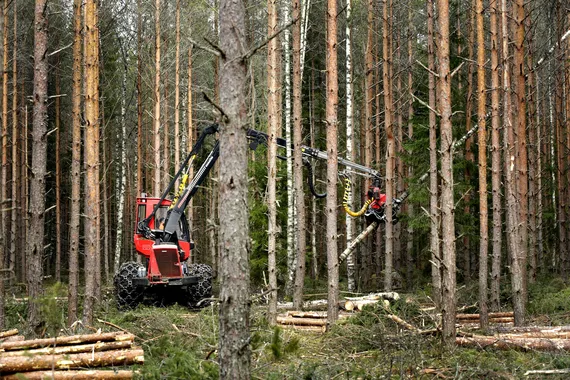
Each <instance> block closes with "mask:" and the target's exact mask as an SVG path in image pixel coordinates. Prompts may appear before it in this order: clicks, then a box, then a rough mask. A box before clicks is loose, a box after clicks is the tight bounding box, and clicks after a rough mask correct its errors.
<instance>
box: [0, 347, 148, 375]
mask: <svg viewBox="0 0 570 380" xmlns="http://www.w3.org/2000/svg"><path fill="white" fill-rule="evenodd" d="M142 363H144V352H143V350H142V349H132V350H123V351H103V352H90V353H81V354H63V355H36V356H25V355H20V356H8V357H5V356H4V355H2V356H0V373H10V372H29V371H36V370H47V369H73V368H83V367H88V368H89V367H106V366H120V365H131V364H142Z"/></svg>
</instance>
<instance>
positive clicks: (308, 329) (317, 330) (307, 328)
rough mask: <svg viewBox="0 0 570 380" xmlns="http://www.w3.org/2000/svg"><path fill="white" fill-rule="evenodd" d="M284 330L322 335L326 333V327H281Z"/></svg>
mask: <svg viewBox="0 0 570 380" xmlns="http://www.w3.org/2000/svg"><path fill="white" fill-rule="evenodd" d="M283 327H284V328H286V329H293V330H300V331H311V332H318V333H324V332H326V331H327V326H297V325H283Z"/></svg>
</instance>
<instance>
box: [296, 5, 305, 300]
mask: <svg viewBox="0 0 570 380" xmlns="http://www.w3.org/2000/svg"><path fill="white" fill-rule="evenodd" d="M300 8H301V2H300V1H299V0H294V2H293V19H296V20H298V21H297V22H296V23H295V25H294V26H293V145H294V149H293V177H294V181H293V184H294V186H295V190H294V194H295V202H294V203H295V214H296V225H295V227H296V228H295V256H296V263H297V264H296V271H295V288H294V293H293V303H294V304H295V305H297V306H299V307H300V306H301V305H302V303H303V288H304V285H305V272H306V255H305V251H306V249H307V242H306V216H305V215H306V214H305V192H304V191H303V158H302V148H301V145H302V142H303V130H302V120H301V118H302V114H303V104H302V99H301V97H302V93H301V90H302V89H301V83H302V79H303V78H302V73H301V22H300V17H301V9H300Z"/></svg>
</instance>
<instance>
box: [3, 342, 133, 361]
mask: <svg viewBox="0 0 570 380" xmlns="http://www.w3.org/2000/svg"><path fill="white" fill-rule="evenodd" d="M133 338H134V337H133ZM132 345H133V341H132V340H130V341H128V340H125V341H118V342H97V343H91V344H78V345H73V346H56V347H44V348H37V349H34V350H17V351H5V352H3V353H2V357H4V358H6V357H11V356H36V355H61V354H77V353H82V352H100V351H111V350H122V349H124V348H130V347H131V346H132Z"/></svg>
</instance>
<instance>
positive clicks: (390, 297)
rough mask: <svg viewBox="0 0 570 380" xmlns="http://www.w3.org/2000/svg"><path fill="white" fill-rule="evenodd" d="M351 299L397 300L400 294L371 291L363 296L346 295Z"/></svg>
mask: <svg viewBox="0 0 570 380" xmlns="http://www.w3.org/2000/svg"><path fill="white" fill-rule="evenodd" d="M344 298H346V299H347V300H349V301H362V300H380V299H384V300H390V301H397V300H399V299H400V294H398V293H396V292H385V293H371V294H368V295H365V296H361V297H344Z"/></svg>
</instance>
